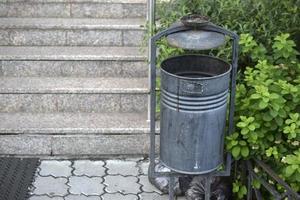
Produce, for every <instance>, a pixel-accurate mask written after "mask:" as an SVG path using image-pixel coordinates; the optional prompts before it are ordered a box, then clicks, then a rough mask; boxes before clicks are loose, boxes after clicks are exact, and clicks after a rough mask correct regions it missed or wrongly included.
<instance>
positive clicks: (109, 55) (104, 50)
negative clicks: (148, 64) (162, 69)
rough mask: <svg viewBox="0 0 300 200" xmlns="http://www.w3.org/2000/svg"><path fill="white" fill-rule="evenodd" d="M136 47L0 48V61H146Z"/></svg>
mask: <svg viewBox="0 0 300 200" xmlns="http://www.w3.org/2000/svg"><path fill="white" fill-rule="evenodd" d="M146 58H147V57H146V53H141V50H140V48H138V47H57V46H43V47H32V46H26V47H24V46H20V47H11V46H0V60H22V61H24V60H30V61H32V60H36V61H40V60H46V61H49V60H51V61H75V60H76V61H146Z"/></svg>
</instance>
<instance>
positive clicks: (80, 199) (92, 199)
mask: <svg viewBox="0 0 300 200" xmlns="http://www.w3.org/2000/svg"><path fill="white" fill-rule="evenodd" d="M65 200H101V198H100V197H99V196H84V195H68V196H66V197H65ZM120 200H121V199H120Z"/></svg>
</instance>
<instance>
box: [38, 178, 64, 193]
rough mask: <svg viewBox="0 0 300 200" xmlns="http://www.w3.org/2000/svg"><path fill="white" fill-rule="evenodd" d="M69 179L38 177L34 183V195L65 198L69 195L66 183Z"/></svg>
mask: <svg viewBox="0 0 300 200" xmlns="http://www.w3.org/2000/svg"><path fill="white" fill-rule="evenodd" d="M67 182H68V179H66V178H54V177H51V176H50V177H41V176H38V177H37V178H36V179H35V182H34V187H35V189H34V191H33V192H34V194H36V195H48V196H51V197H54V196H64V195H66V194H68V188H69V187H68V186H67V185H66V183H67Z"/></svg>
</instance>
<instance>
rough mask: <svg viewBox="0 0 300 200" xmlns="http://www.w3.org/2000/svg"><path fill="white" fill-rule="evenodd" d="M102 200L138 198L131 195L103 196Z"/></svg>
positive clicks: (133, 199)
mask: <svg viewBox="0 0 300 200" xmlns="http://www.w3.org/2000/svg"><path fill="white" fill-rule="evenodd" d="M101 197H102V200H137V199H138V197H137V196H136V195H133V194H128V195H123V194H119V193H116V194H108V193H106V194H104V195H102V196H101Z"/></svg>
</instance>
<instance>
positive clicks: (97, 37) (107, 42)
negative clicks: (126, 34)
mask: <svg viewBox="0 0 300 200" xmlns="http://www.w3.org/2000/svg"><path fill="white" fill-rule="evenodd" d="M67 35H68V36H67V39H68V45H72V46H73V45H83V46H86V45H88V46H122V32H121V31H117V30H112V31H111V30H102V31H98V30H96V31H95V30H74V31H68V34H67Z"/></svg>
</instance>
